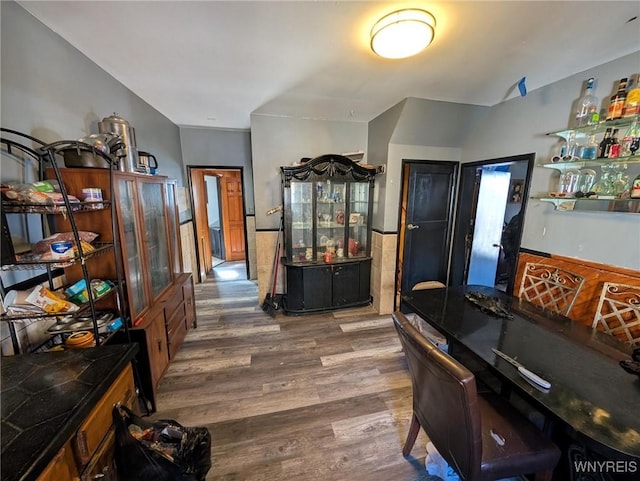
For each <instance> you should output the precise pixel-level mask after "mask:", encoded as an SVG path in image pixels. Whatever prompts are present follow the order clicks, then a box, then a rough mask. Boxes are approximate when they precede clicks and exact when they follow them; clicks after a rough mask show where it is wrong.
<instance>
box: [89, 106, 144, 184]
mask: <svg viewBox="0 0 640 481" xmlns="http://www.w3.org/2000/svg"><path fill="white" fill-rule="evenodd" d="M98 131H99V132H100V133H102V134H116V135H118V136H120V138H121V139H122V141H123V142H124V147H123V150H124V152H123V154H124V155H123V156H122V157H121V158H120V170H123V171H125V172H136V171H137V167H138V164H139V159H138V151H137V149H136V133H135V130H134V129H133V127H131V125H130V124H129V122H127V121H126V120H125V119H123V118H122V117H120V116H119V115H118V114H116V113H115V112H114V114H113V115H110V116H109V117H105V118H104V119H102V121H101V122H98Z"/></svg>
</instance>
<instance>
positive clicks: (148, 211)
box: [140, 181, 172, 299]
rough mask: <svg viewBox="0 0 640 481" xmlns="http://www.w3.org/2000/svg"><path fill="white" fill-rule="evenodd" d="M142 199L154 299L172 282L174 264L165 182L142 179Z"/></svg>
mask: <svg viewBox="0 0 640 481" xmlns="http://www.w3.org/2000/svg"><path fill="white" fill-rule="evenodd" d="M140 199H141V202H140V204H141V207H142V214H143V218H144V227H145V235H146V241H147V243H146V245H145V249H146V255H147V259H148V262H149V266H148V267H149V280H150V282H151V293H152V296H153V298H154V299H156V298H157V297H158V295H160V293H161V292H162V291H163V290H164V289H165V288H166V287H168V286H169V284H171V279H172V277H171V274H172V266H171V261H170V259H171V258H170V256H169V246H168V242H167V238H168V232H167V217H166V214H165V210H164V183H158V182H149V181H142V182H141V183H140Z"/></svg>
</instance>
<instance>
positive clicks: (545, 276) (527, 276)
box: [518, 262, 584, 316]
mask: <svg viewBox="0 0 640 481" xmlns="http://www.w3.org/2000/svg"><path fill="white" fill-rule="evenodd" d="M583 284H584V277H582V276H580V275H578V274H575V273H573V272H571V271H569V270H566V269H561V268H559V267H557V266H550V265H546V264H539V263H537V262H527V263H526V265H525V267H524V273H523V274H522V282H521V283H520V291H519V292H518V297H519V298H521V299H524V300H526V301H529V302H531V303H532V304H536V305H538V306H540V307H542V308H544V309H548V310H550V311H552V312H556V313H558V314H562V315H564V316H568V315H569V311H571V308H572V307H573V303H574V302H575V300H576V297H577V296H578V292H579V291H580V289H581V288H582V285H583Z"/></svg>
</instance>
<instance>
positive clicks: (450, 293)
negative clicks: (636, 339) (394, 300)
mask: <svg viewBox="0 0 640 481" xmlns="http://www.w3.org/2000/svg"><path fill="white" fill-rule="evenodd" d="M467 292H480V293H483V294H486V295H489V296H492V297H495V298H498V299H500V302H501V304H502V305H503V306H504V307H505V309H506V310H507V311H509V312H510V313H511V314H512V316H513V317H512V318H511V319H508V318H500V317H496V316H495V315H493V314H487V313H485V312H483V311H481V310H480V309H479V308H478V307H477V306H476V305H474V304H473V303H471V302H470V301H469V300H467V299H466V298H465V293H467ZM402 307H403V309H404V310H407V309H406V308H408V310H410V311H412V312H414V313H416V314H418V315H419V316H420V317H421V318H422V319H424V320H425V321H426V322H428V323H429V324H430V325H431V326H433V327H434V328H436V329H437V330H438V331H440V332H441V333H442V334H444V335H445V336H446V337H447V338H448V339H449V342H450V343H454V344H455V343H459V344H461V345H462V346H464V347H465V348H467V349H469V350H470V351H471V352H472V353H473V354H474V355H475V357H476V358H477V359H479V360H480V361H481V362H482V363H484V364H485V365H486V366H488V367H489V368H490V370H491V371H493V372H494V373H495V374H496V376H497V377H498V378H499V379H501V381H502V382H503V383H505V384H506V385H508V386H509V387H510V388H512V389H514V390H517V392H519V393H520V394H521V395H523V396H524V397H525V399H527V400H530V401H532V404H534V405H536V406H538V407H540V409H541V412H544V414H545V415H547V416H550V417H551V418H552V419H554V420H555V422H558V423H559V424H564V427H565V428H566V429H567V431H569V432H571V431H572V434H573V435H575V437H576V439H577V440H578V441H580V442H584V443H585V444H587V445H588V446H589V449H593V450H594V451H595V452H597V453H599V454H600V455H602V456H604V457H605V458H607V459H621V458H622V459H625V460H629V459H630V460H631V462H632V463H635V464H636V466H637V467H638V469H639V470H640V463H639V461H640V377H638V376H634V375H632V374H628V373H627V372H625V371H624V370H623V369H622V368H621V367H620V366H619V364H618V363H619V361H620V360H622V359H628V358H629V357H630V353H631V348H630V346H628V345H626V344H623V343H621V342H619V341H618V340H617V339H615V338H613V337H611V336H608V335H606V334H603V333H600V332H597V331H595V330H593V329H591V328H590V327H588V326H585V325H584V324H580V323H578V322H575V321H572V320H570V319H568V318H566V317H564V316H560V315H557V314H554V313H551V312H549V311H546V310H543V309H539V308H537V307H536V306H534V305H532V304H530V303H528V302H526V301H522V300H520V299H518V298H515V297H513V296H509V295H507V294H505V293H503V292H500V291H498V290H495V289H492V288H487V287H480V286H459V287H450V288H442V289H429V290H422V291H414V292H411V293H408V294H406V295H404V296H402ZM492 348H496V349H498V350H500V351H502V352H504V353H505V354H507V355H509V356H511V357H512V358H516V359H517V360H518V361H519V362H521V363H522V364H523V365H524V366H525V367H526V368H528V369H529V370H531V371H533V372H534V373H536V374H538V375H540V376H542V377H543V378H544V379H546V380H548V381H549V382H551V388H550V389H549V390H548V391H546V392H545V391H544V390H541V389H539V388H536V387H534V386H533V385H532V384H530V383H529V382H528V381H527V380H525V379H524V378H523V377H522V376H520V375H519V374H518V371H517V369H516V368H515V367H513V366H512V365H511V364H509V363H508V362H507V361H505V360H503V359H502V358H500V357H498V356H497V355H496V354H495V353H494V352H493V351H492V350H491V349H492ZM636 479H637V478H636Z"/></svg>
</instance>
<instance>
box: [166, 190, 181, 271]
mask: <svg viewBox="0 0 640 481" xmlns="http://www.w3.org/2000/svg"><path fill="white" fill-rule="evenodd" d="M176 190H177V186H176V182H175V181H171V182H167V209H168V211H169V239H174V240H175V241H176V242H173V243H172V244H173V245H172V247H173V250H172V252H171V257H172V263H173V273H174V274H175V275H176V276H177V275H178V274H180V273H181V272H182V244H181V242H180V232H179V229H180V227H179V225H178V206H177V200H176Z"/></svg>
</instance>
